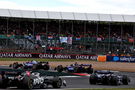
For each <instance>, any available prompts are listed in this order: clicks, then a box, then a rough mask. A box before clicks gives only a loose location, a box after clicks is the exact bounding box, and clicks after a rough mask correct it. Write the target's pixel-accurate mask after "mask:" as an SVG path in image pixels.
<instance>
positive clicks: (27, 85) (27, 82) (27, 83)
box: [18, 76, 33, 89]
mask: <svg viewBox="0 0 135 90" xmlns="http://www.w3.org/2000/svg"><path fill="white" fill-rule="evenodd" d="M21 82H22V83H20V85H18V88H22V89H32V88H33V80H32V79H31V77H28V76H25V77H24V79H23V80H22V81H21Z"/></svg>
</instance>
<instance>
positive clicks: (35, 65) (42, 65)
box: [9, 60, 50, 70]
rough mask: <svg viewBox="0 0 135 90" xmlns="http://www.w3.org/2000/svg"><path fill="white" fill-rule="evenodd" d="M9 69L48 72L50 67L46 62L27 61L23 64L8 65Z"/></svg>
mask: <svg viewBox="0 0 135 90" xmlns="http://www.w3.org/2000/svg"><path fill="white" fill-rule="evenodd" d="M9 67H12V68H13V69H18V68H20V69H32V70H37V69H44V70H49V69H50V65H49V63H48V62H38V61H34V60H33V61H29V62H25V63H18V62H15V63H13V64H10V65H9Z"/></svg>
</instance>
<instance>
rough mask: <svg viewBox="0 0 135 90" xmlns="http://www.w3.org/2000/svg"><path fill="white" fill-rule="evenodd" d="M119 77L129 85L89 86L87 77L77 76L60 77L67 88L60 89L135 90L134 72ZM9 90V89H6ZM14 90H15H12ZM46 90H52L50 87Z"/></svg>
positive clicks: (124, 73)
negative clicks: (103, 89)
mask: <svg viewBox="0 0 135 90" xmlns="http://www.w3.org/2000/svg"><path fill="white" fill-rule="evenodd" d="M0 68H8V67H7V66H0ZM117 73H118V74H120V75H127V76H128V77H129V78H130V79H131V82H130V83H129V85H118V86H111V85H90V84H89V76H78V77H72V76H71V77H70V76H68V77H66V76H64V77H62V78H63V79H64V80H66V82H67V86H66V87H64V86H62V87H61V89H78V88H135V72H117ZM8 89H9V88H8ZM13 89H15V88H13ZM48 89H52V90H55V89H53V88H52V87H51V86H50V87H48Z"/></svg>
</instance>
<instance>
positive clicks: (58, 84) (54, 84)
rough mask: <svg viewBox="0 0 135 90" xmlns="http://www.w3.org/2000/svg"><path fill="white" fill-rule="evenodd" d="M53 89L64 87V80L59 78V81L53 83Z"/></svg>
mask: <svg viewBox="0 0 135 90" xmlns="http://www.w3.org/2000/svg"><path fill="white" fill-rule="evenodd" d="M52 86H53V88H60V87H61V86H62V80H61V79H60V78H59V79H58V80H55V81H53V83H52Z"/></svg>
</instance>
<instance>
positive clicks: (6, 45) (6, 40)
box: [6, 18, 9, 46]
mask: <svg viewBox="0 0 135 90" xmlns="http://www.w3.org/2000/svg"><path fill="white" fill-rule="evenodd" d="M8 26H9V18H7V32H6V34H7V35H8V29H9V28H8ZM7 45H8V39H6V46H7Z"/></svg>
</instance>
